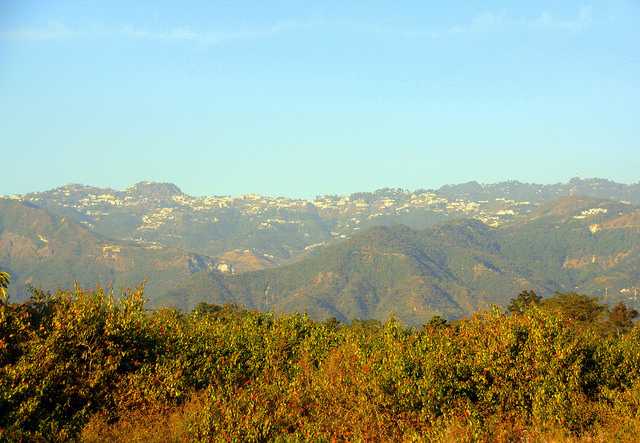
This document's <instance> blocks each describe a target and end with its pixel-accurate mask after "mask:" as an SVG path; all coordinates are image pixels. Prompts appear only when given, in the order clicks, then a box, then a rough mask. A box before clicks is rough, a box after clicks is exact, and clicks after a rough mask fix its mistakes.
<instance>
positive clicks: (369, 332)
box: [0, 288, 640, 441]
mask: <svg viewBox="0 0 640 443" xmlns="http://www.w3.org/2000/svg"><path fill="white" fill-rule="evenodd" d="M607 312H608V311H607V310H606V308H604V307H598V306H596V305H594V304H593V303H592V300H591V299H589V298H588V297H586V298H585V297H583V296H578V294H563V295H558V296H557V297H554V300H551V299H549V300H546V301H544V302H541V303H538V304H532V305H531V306H529V307H528V308H527V309H526V310H523V312H522V313H521V314H520V315H507V314H504V313H502V312H501V311H500V310H498V309H494V310H493V311H490V312H483V313H479V314H477V315H475V316H473V317H471V318H468V319H463V320H459V321H456V322H453V323H447V322H446V321H444V320H443V319H442V318H439V317H434V319H433V320H432V321H431V322H430V323H429V324H427V325H425V327H423V328H407V327H405V326H403V325H402V324H401V323H399V322H398V321H396V320H389V321H386V322H384V323H381V322H378V321H354V322H352V323H351V324H350V325H346V324H340V323H339V322H337V321H335V319H334V320H333V321H324V322H315V321H313V320H311V319H310V318H308V317H307V316H305V315H288V316H281V317H277V316H274V315H273V314H270V313H258V312H253V311H248V310H244V309H241V308H239V307H238V306H234V305H227V306H216V305H210V304H202V305H198V307H197V308H196V309H194V311H193V312H191V313H188V314H185V313H182V312H180V311H177V310H173V309H162V310H156V311H148V310H145V308H144V298H143V293H142V289H138V290H135V291H131V292H129V293H127V294H125V295H124V296H123V297H122V298H120V299H119V300H116V299H115V298H114V297H113V295H112V294H110V293H107V292H105V291H103V290H101V289H97V290H95V291H83V290H81V289H80V288H76V289H75V290H74V291H72V292H57V293H55V294H49V293H46V292H42V291H37V290H32V294H31V299H30V300H29V301H28V302H25V303H21V304H16V303H13V304H4V305H2V306H0V334H1V335H0V440H3V439H4V440H34V439H36V440H37V439H47V440H53V441H56V440H67V439H73V438H78V437H79V438H80V439H82V440H85V441H105V440H106V441H132V440H138V441H139V440H151V441H185V440H187V441H190V440H196V441H208V440H220V439H222V440H232V441H266V440H278V439H280V440H281V441H299V440H314V441H317V440H322V441H329V440H332V439H337V440H356V441H364V440H392V441H402V440H412V439H413V440H415V439H428V440H441V441H451V440H488V441H490V440H499V439H500V438H502V437H500V435H505V434H506V435H509V438H512V439H515V440H518V439H525V438H534V437H531V436H532V435H538V436H539V439H540V440H542V439H544V438H543V435H547V434H544V432H547V431H545V430H551V431H549V432H557V433H559V434H557V435H565V436H570V435H573V436H590V435H593V436H595V435H604V436H608V437H611V436H612V435H617V436H619V435H634V433H635V432H636V431H637V430H640V423H638V422H637V420H636V418H635V417H636V414H637V410H638V406H640V328H639V327H638V326H633V325H630V324H629V321H630V319H631V318H632V317H633V313H632V311H630V310H628V309H627V308H626V307H625V308H623V307H615V308H613V310H612V311H611V314H609V315H607ZM591 322H592V323H591ZM609 324H615V325H618V326H619V327H620V328H619V329H618V330H615V331H614V330H613V329H606V328H604V327H603V326H602V325H609ZM613 332H615V333H613ZM634 420H635V421H634ZM620 423H624V426H625V428H624V429H622V428H619V427H616V426H619V424H620ZM159 432H160V434H158V433H159ZM535 432H538V434H535ZM154 435H155V437H153V436H154ZM158 435H162V438H161V439H158ZM527 435H528V436H529V437H526V436H527ZM554 435H555V434H554ZM514 436H515V437H514ZM518 436H519V437H518ZM545 438H546V437H545ZM612 438H613V437H612ZM616 438H618V437H616ZM154 439H155V440H154ZM534 439H535V438H534ZM556 439H557V438H556ZM603 439H604V440H607V439H610V438H603ZM618 440H621V438H618ZM622 441H624V440H622Z"/></svg>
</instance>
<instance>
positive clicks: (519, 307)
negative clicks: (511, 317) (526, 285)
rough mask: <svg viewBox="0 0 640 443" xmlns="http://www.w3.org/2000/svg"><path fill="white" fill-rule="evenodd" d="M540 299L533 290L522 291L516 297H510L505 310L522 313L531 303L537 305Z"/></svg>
mask: <svg viewBox="0 0 640 443" xmlns="http://www.w3.org/2000/svg"><path fill="white" fill-rule="evenodd" d="M540 300H542V297H540V296H539V295H538V294H536V292H535V291H522V292H521V293H519V294H518V296H517V297H516V298H513V299H511V302H510V303H509V306H507V310H508V311H509V312H512V313H515V314H522V313H523V312H525V311H526V310H527V309H529V308H530V307H531V306H533V305H537V304H538V303H540Z"/></svg>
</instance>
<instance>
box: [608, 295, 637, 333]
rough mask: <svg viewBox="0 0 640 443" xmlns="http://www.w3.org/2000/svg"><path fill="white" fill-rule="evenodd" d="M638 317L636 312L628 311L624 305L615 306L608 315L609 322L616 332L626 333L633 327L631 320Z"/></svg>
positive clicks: (633, 310)
mask: <svg viewBox="0 0 640 443" xmlns="http://www.w3.org/2000/svg"><path fill="white" fill-rule="evenodd" d="M637 316H638V311H636V310H635V309H630V308H628V307H627V305H625V304H624V303H622V302H620V303H618V304H616V305H615V306H614V307H613V309H611V312H610V313H609V322H610V323H611V326H613V327H614V328H615V330H616V332H627V331H629V330H630V329H631V328H632V327H633V319H634V318H636V317H637Z"/></svg>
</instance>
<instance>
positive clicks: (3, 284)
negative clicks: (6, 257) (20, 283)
mask: <svg viewBox="0 0 640 443" xmlns="http://www.w3.org/2000/svg"><path fill="white" fill-rule="evenodd" d="M10 282H11V276H10V275H9V273H8V272H0V303H7V302H8V301H9V292H8V291H7V289H8V288H9V283H10Z"/></svg>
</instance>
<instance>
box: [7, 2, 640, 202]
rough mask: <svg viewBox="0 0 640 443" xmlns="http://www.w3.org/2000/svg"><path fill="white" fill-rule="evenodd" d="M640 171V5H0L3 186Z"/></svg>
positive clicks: (417, 179) (314, 187)
mask: <svg viewBox="0 0 640 443" xmlns="http://www.w3.org/2000/svg"><path fill="white" fill-rule="evenodd" d="M576 176H577V177H585V178H586V177H603V178H609V179H613V180H616V181H620V182H624V183H632V182H633V183H635V182H638V181H640V1H638V0H627V1H621V0H608V1H593V2H589V3H583V2H574V1H572V0H566V1H563V2H557V1H538V2H522V1H512V2H494V1H486V0H485V1H465V2H455V1H447V2H426V1H424V0H420V1H417V0H416V1H413V0H406V1H403V2H398V1H378V0H368V1H366V2H363V1H345V0H339V1H333V0H323V1H311V0H308V1H304V2H301V1H299V0H298V1H278V0H271V1H268V2H265V1H243V0H233V1H214V0H208V1H186V0H185V1H181V2H175V1H171V2H169V1H167V2H165V1H158V0H156V1H135V2H132V1H130V0H128V1H118V0H111V1H109V2H104V1H97V0H95V1H88V0H85V1H64V0H60V1H55V2H52V1H44V0H41V1H29V0H0V195H1V194H15V193H25V192H32V191H42V190H47V189H50V188H54V187H57V186H60V185H63V184H67V183H83V184H90V185H95V186H104V187H112V188H115V189H124V188H126V187H127V186H129V185H131V184H133V183H135V182H138V181H143V180H152V181H163V182H165V181H166V182H173V183H175V184H177V185H178V186H179V187H180V188H181V189H182V190H183V191H185V192H187V193H189V194H191V195H211V194H216V195H221V194H230V195H240V194H245V193H260V194H268V195H284V196H292V197H312V196H315V195H319V194H346V193H350V192H356V191H371V190H374V189H378V188H382V187H400V188H405V189H417V188H434V187H439V186H441V185H443V184H447V183H460V182H466V181H471V180H477V181H479V182H484V183H491V182H496V181H502V180H507V179H516V180H520V181H525V182H536V183H555V182H561V181H567V180H568V179H570V178H571V177H576Z"/></svg>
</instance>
